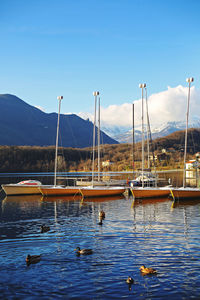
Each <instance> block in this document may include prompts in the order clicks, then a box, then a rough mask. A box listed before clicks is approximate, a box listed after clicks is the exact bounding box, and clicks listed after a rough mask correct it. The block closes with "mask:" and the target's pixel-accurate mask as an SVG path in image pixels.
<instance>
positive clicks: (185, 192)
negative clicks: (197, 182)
mask: <svg viewBox="0 0 200 300" xmlns="http://www.w3.org/2000/svg"><path fill="white" fill-rule="evenodd" d="M171 195H172V197H173V198H174V199H193V198H199V199H200V189H198V188H197V189H196V188H194V189H191V188H180V189H171Z"/></svg>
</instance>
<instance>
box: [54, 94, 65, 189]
mask: <svg viewBox="0 0 200 300" xmlns="http://www.w3.org/2000/svg"><path fill="white" fill-rule="evenodd" d="M57 99H58V101H59V107H58V120H57V133H56V151H55V166H54V186H56V173H57V162H58V135H59V123H60V107H61V100H62V99H63V96H58V97H57Z"/></svg>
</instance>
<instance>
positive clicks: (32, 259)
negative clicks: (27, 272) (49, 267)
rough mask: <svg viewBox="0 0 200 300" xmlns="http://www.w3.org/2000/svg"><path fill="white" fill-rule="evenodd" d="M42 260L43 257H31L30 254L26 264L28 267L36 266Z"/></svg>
mask: <svg viewBox="0 0 200 300" xmlns="http://www.w3.org/2000/svg"><path fill="white" fill-rule="evenodd" d="M40 259H41V255H30V254H28V255H27V257H26V263H27V265H30V264H36V263H38V262H39V261H40Z"/></svg>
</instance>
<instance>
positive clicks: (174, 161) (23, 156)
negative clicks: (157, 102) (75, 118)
mask: <svg viewBox="0 0 200 300" xmlns="http://www.w3.org/2000/svg"><path fill="white" fill-rule="evenodd" d="M184 142H185V133H184V131H177V132H174V133H172V134H170V135H169V136H167V137H163V138H159V139H156V140H154V141H153V143H152V144H151V145H150V149H151V150H153V152H154V155H155V157H156V158H157V159H156V160H155V164H156V166H157V168H158V169H164V168H168V169H170V168H181V167H182V165H183V152H184ZM145 144H146V143H145ZM134 149H135V151H134V161H135V169H139V168H140V167H141V142H140V143H136V144H135V147H134ZM145 152H146V151H145ZM197 152H200V129H189V131H188V158H194V154H195V153H197ZM95 156H96V157H97V153H96V155H95ZM91 159H92V149H91V148H84V149H77V148H59V152H58V170H59V171H91V167H92V164H91ZM54 160H55V147H30V146H0V172H6V173H7V172H53V171H54ZM103 161H104V162H105V161H110V162H111V163H110V164H109V163H108V165H107V166H105V167H104V168H103V170H104V171H126V170H132V169H133V145H132V144H117V145H104V146H101V162H103ZM95 165H97V158H96V159H95ZM151 165H153V156H152V154H151Z"/></svg>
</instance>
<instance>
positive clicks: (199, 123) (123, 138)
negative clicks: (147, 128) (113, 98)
mask: <svg viewBox="0 0 200 300" xmlns="http://www.w3.org/2000/svg"><path fill="white" fill-rule="evenodd" d="M188 127H189V128H200V119H195V120H192V121H190V122H189V124H188ZM179 130H185V122H181V121H177V122H167V123H163V124H161V125H157V126H154V127H152V128H151V136H152V139H156V138H160V137H165V136H168V135H170V134H171V133H173V132H176V131H179ZM105 132H107V131H106V129H105ZM108 132H111V129H109V131H108ZM111 136H112V137H113V138H114V139H115V140H117V141H118V142H119V143H132V141H133V130H132V129H131V130H127V131H125V132H124V131H123V132H121V133H119V131H116V134H115V131H112V135H111ZM145 137H146V133H145ZM134 140H135V142H139V141H141V140H142V130H141V128H140V127H136V128H135V130H134Z"/></svg>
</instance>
